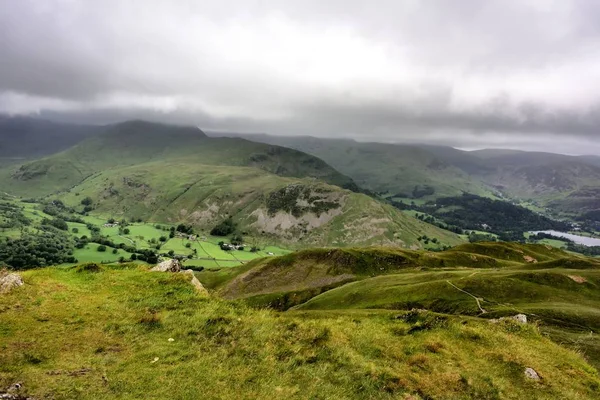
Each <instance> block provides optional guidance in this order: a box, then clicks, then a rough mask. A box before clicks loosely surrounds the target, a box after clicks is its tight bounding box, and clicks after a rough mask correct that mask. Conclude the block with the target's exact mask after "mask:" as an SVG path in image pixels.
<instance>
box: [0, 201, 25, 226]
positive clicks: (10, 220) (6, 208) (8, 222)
mask: <svg viewBox="0 0 600 400" xmlns="http://www.w3.org/2000/svg"><path fill="white" fill-rule="evenodd" d="M0 215H1V216H2V217H3V221H2V223H0V228H4V229H10V228H20V227H25V226H29V225H31V220H30V219H29V218H27V217H26V216H25V214H23V212H22V211H21V209H20V208H19V207H17V206H16V205H14V204H11V203H2V204H0Z"/></svg>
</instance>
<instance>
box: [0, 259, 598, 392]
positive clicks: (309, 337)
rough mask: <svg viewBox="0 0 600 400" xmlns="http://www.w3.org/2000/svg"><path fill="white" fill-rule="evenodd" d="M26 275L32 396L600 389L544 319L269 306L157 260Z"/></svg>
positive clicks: (7, 303) (20, 354) (8, 305)
mask: <svg viewBox="0 0 600 400" xmlns="http://www.w3.org/2000/svg"><path fill="white" fill-rule="evenodd" d="M22 276H23V279H24V282H25V284H24V286H22V287H20V288H16V289H13V290H12V291H11V292H10V293H8V294H3V295H0V310H1V313H0V321H1V322H2V323H1V324H0V348H1V349H2V351H1V352H0V393H3V392H4V391H6V390H7V388H8V387H9V386H11V385H13V384H14V383H15V382H19V383H20V385H21V388H20V389H18V395H19V396H22V397H21V398H26V397H29V398H40V399H41V398H57V399H58V398H60V399H94V400H97V399H114V398H145V399H164V398H169V399H190V398H211V399H212V398H215V399H217V398H218V399H256V398H288V399H315V398H326V399H348V398H369V399H397V398H401V399H408V398H410V399H449V398H452V399H520V400H521V399H556V398H569V399H575V398H576V399H595V398H597V397H598V394H599V390H600V380H599V378H598V374H597V371H596V370H595V369H594V368H592V367H591V366H590V365H589V364H587V363H586V361H585V360H584V359H583V358H582V356H581V355H580V354H578V353H576V352H574V351H571V350H567V349H565V348H563V347H560V346H558V345H557V344H555V343H553V342H552V341H550V340H549V339H547V338H545V337H544V336H543V335H541V334H540V332H539V331H538V329H537V328H536V327H535V326H532V325H519V324H517V323H516V322H511V321H503V322H501V323H498V324H490V323H488V322H485V321H479V320H477V319H474V318H469V317H454V316H447V315H441V314H436V313H431V312H408V313H406V312H400V311H385V310H379V311H375V310H371V311H362V310H356V311H302V312H300V311H294V312H286V313H276V312H274V311H268V310H256V309H252V308H248V307H247V306H245V305H243V304H242V303H240V302H228V301H224V300H220V299H218V298H215V297H206V296H205V295H202V294H200V293H198V292H197V291H196V290H195V289H194V287H193V286H192V285H190V283H189V282H188V280H189V277H188V276H186V275H183V274H168V273H152V272H148V271H147V269H146V267H143V266H141V267H135V266H132V265H129V266H127V265H125V266H121V267H114V266H101V267H98V266H87V267H76V268H45V269H38V270H31V271H26V272H23V273H22ZM527 368H532V369H533V370H534V371H536V372H537V373H538V374H539V376H540V377H541V379H539V380H533V379H530V378H528V377H527V376H526V374H525V371H526V369H527ZM13 390H16V389H13ZM13 393H14V392H13Z"/></svg>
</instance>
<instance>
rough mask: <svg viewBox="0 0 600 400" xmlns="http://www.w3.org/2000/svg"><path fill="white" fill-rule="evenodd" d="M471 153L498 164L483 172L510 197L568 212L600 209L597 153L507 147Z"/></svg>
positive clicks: (485, 176) (599, 172)
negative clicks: (551, 151)
mask: <svg viewBox="0 0 600 400" xmlns="http://www.w3.org/2000/svg"><path fill="white" fill-rule="evenodd" d="M471 153H472V154H475V155H477V156H478V157H481V158H482V159H485V161H486V162H488V163H489V164H490V165H492V166H494V170H493V171H491V172H489V171H488V172H484V173H483V174H479V175H480V177H481V179H482V180H483V181H485V182H486V183H487V184H489V185H491V186H493V187H494V188H496V189H498V190H499V191H501V192H502V193H503V194H504V195H505V196H507V197H510V198H515V199H526V200H531V201H535V202H536V203H538V204H539V205H541V206H545V207H551V208H552V209H554V210H556V211H559V212H565V213H579V212H581V211H589V210H595V209H600V201H599V200H598V197H597V195H598V194H599V193H600V165H599V164H596V163H594V160H595V159H596V157H578V156H568V155H563V154H553V153H541V152H523V151H503V150H481V151H474V152H471Z"/></svg>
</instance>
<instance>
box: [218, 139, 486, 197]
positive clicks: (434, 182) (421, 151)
mask: <svg viewBox="0 0 600 400" xmlns="http://www.w3.org/2000/svg"><path fill="white" fill-rule="evenodd" d="M209 135H212V136H215V135H221V136H241V137H248V138H249V139H251V140H254V141H259V142H263V143H269V144H276V145H280V146H286V147H290V148H293V149H297V150H300V151H304V152H306V153H309V154H312V155H315V156H317V157H319V158H322V159H323V160H325V162H327V163H328V164H330V165H331V166H333V167H334V168H336V169H337V170H339V171H340V172H342V171H343V172H342V173H343V174H346V175H348V176H350V177H351V178H352V179H354V181H355V182H356V183H357V184H358V185H359V186H360V187H363V188H366V189H369V190H372V191H375V192H380V193H388V194H392V195H398V196H397V197H415V198H420V197H428V198H431V197H432V196H434V197H437V196H455V195H460V194H462V193H463V192H469V193H474V194H480V195H488V194H490V193H491V189H489V188H487V187H486V186H485V185H484V184H483V183H482V182H480V181H479V180H478V179H476V178H472V177H471V176H469V174H468V172H467V171H463V170H462V169H461V168H459V167H458V166H456V165H453V164H452V163H451V162H449V160H446V159H444V158H442V157H439V156H437V155H436V154H435V153H434V152H432V151H429V150H428V148H427V147H425V146H418V145H404V144H389V143H362V142H356V141H354V140H348V139H320V138H315V137H310V136H296V137H288V136H270V135H260V134H254V135H239V134H232V133H216V132H210V133H209ZM447 149H448V150H450V149H451V148H447ZM452 150H454V149H452ZM456 151H457V152H460V150H456ZM461 153H465V152H461ZM467 157H468V156H467V155H465V158H467ZM448 158H450V157H449V156H448ZM471 160H472V162H473V163H475V164H477V165H478V167H480V168H483V167H484V165H483V164H484V163H481V160H480V159H478V158H476V157H471Z"/></svg>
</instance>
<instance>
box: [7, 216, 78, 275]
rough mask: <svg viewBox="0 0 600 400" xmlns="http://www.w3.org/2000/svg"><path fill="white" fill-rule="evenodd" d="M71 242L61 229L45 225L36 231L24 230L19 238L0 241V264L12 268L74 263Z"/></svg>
mask: <svg viewBox="0 0 600 400" xmlns="http://www.w3.org/2000/svg"><path fill="white" fill-rule="evenodd" d="M74 262H77V259H75V257H74V256H73V242H72V240H71V238H70V237H69V236H68V235H67V234H66V233H64V232H63V231H61V230H58V229H56V228H54V227H52V226H46V227H45V229H43V230H40V232H38V233H29V232H25V233H23V235H21V237H20V238H16V239H11V238H5V239H4V240H3V241H0V264H4V265H7V266H8V267H10V268H14V269H29V268H36V267H43V266H48V265H55V264H62V263H74Z"/></svg>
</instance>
